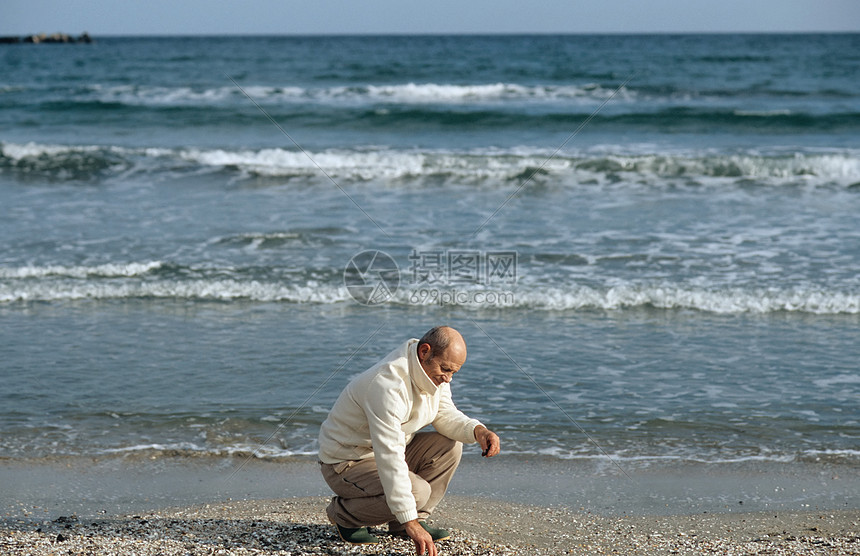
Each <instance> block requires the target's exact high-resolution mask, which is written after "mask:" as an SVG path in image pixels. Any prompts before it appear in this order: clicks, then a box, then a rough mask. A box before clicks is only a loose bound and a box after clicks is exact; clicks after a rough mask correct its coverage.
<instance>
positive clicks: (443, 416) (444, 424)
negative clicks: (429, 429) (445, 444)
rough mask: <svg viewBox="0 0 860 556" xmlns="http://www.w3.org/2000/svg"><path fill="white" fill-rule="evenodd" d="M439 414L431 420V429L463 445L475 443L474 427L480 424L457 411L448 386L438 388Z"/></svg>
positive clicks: (443, 385)
mask: <svg viewBox="0 0 860 556" xmlns="http://www.w3.org/2000/svg"><path fill="white" fill-rule="evenodd" d="M439 389H440V392H439V394H440V398H439V412H438V413H437V414H436V419H434V420H433V428H435V429H436V430H437V431H439V432H440V433H441V434H442V435H444V436H447V437H448V438H451V439H453V440H459V441H460V442H463V443H464V444H470V443H472V442H475V441H476V440H475V427H477V426H478V425H481V424H482V423H481V422H480V421H478V420H477V419H471V418H469V417H468V416H466V415H465V414H464V413H463V412H462V411H460V410H459V409H457V407H456V406H455V405H454V401H453V400H452V399H451V387H450V386H449V385H448V384H442V385H440V386H439Z"/></svg>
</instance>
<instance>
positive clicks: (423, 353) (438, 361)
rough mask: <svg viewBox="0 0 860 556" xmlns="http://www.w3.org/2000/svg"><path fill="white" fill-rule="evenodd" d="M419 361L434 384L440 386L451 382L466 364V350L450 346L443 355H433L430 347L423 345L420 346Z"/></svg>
mask: <svg viewBox="0 0 860 556" xmlns="http://www.w3.org/2000/svg"><path fill="white" fill-rule="evenodd" d="M452 348H453V349H452ZM418 360H419V361H420V362H421V367H422V368H423V369H424V372H425V373H426V374H427V376H428V377H429V378H430V380H431V381H433V384H435V385H436V386H439V385H440V384H442V383H443V382H451V379H452V377H453V376H454V373H456V372H457V371H459V370H460V367H462V366H463V363H465V362H466V350H465V348H463V349H462V350H460V349H457V346H449V348H448V349H446V350H445V351H443V352H442V353H433V352H432V351H431V350H430V346H429V345H427V344H421V345H420V346H418Z"/></svg>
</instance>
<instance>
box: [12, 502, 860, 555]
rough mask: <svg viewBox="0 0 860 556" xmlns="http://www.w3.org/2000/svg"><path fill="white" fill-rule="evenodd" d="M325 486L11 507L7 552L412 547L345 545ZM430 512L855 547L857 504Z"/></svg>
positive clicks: (579, 541)
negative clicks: (644, 512)
mask: <svg viewBox="0 0 860 556" xmlns="http://www.w3.org/2000/svg"><path fill="white" fill-rule="evenodd" d="M325 504H326V498H325V497H304V498H287V499H279V500H253V501H230V502H224V503H213V504H204V505H198V506H191V507H185V508H173V509H165V510H159V511H153V512H145V513H142V514H135V515H125V516H115V517H105V518H97V519H83V518H78V517H77V516H74V515H69V516H60V517H58V518H56V519H53V520H50V521H32V520H12V519H7V520H6V521H4V522H3V524H2V527H1V528H0V552H2V553H3V554H31V555H48V554H105V555H109V554H140V555H148V554H152V555H155V554H161V555H173V554H176V555H180V554H181V555H187V554H280V555H286V554H289V555H297V554H302V555H323V554H325V555H332V554H379V555H383V554H384V555H400V554H404V555H406V554H411V553H412V551H411V545H410V543H409V542H408V541H406V540H401V539H397V538H393V537H389V536H388V535H385V534H381V537H380V538H381V539H382V540H383V542H382V543H381V544H380V545H376V546H364V547H357V546H350V545H347V544H345V543H343V542H342V541H340V540H339V539H338V538H337V536H336V535H335V532H334V529H333V528H332V526H331V525H329V524H328V523H327V522H326V519H325V515H324V512H323V511H322V509H323V507H324V506H325ZM434 522H435V523H438V524H439V525H441V526H444V527H448V528H450V529H451V530H452V532H453V533H454V536H453V538H452V539H450V540H447V541H443V542H441V543H439V547H440V552H441V554H448V555H492V554H506V555H532V554H538V555H542V554H546V555H550V554H582V555H586V554H822V555H824V554H827V555H833V554H860V511H856V510H844V511H821V512H819V511H807V512H757V513H741V514H737V513H734V514H727V513H704V514H698V515H684V516H615V517H607V516H598V515H595V514H590V513H587V512H576V511H572V510H569V509H563V508H542V507H537V506H529V505H519V504H511V503H505V502H498V501H494V500H488V499H481V498H472V497H459V496H457V497H449V498H446V500H445V501H444V502H443V505H442V506H440V508H439V511H438V512H437V515H436V516H434Z"/></svg>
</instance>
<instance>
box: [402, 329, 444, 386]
mask: <svg viewBox="0 0 860 556" xmlns="http://www.w3.org/2000/svg"><path fill="white" fill-rule="evenodd" d="M407 349H408V350H409V376H410V377H412V384H414V385H415V386H417V387H418V389H419V390H421V391H422V392H424V393H426V394H430V395H433V394H435V393H436V390H438V389H439V387H438V386H436V385H435V384H433V381H432V380H430V377H429V376H427V373H425V372H424V367H422V366H421V362H420V361H419V360H418V340H417V339H415V338H413V339H411V340H409V342H407Z"/></svg>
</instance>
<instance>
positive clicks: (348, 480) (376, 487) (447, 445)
mask: <svg viewBox="0 0 860 556" xmlns="http://www.w3.org/2000/svg"><path fill="white" fill-rule="evenodd" d="M462 455H463V444H461V443H460V442H457V441H456V440H451V439H450V438H448V437H446V436H442V435H441V434H439V433H438V432H421V433H418V434H416V435H415V436H414V437H413V438H412V441H411V442H410V443H409V445H407V446H406V464H407V465H408V466H409V479H410V480H411V481H412V495H413V496H415V504H416V509H417V510H418V519H426V518H427V517H428V516H429V515H430V514H431V513H433V510H434V509H435V508H436V505H437V504H439V502H440V501H441V500H442V497H443V496H445V491H446V490H447V489H448V483H450V482H451V478H452V477H453V476H454V471H456V470H457V465H459V463H460V457H461V456H462ZM320 469H321V471H322V475H323V478H324V479H325V481H326V482H327V483H328V485H329V486H330V487H331V489H332V491H333V492H334V493H335V494H336V495H337V496H335V497H334V498H332V501H331V503H330V504H329V505H328V507H327V508H326V513H327V514H328V517H329V519H330V520H332V521H334V522H335V523H337V524H338V525H340V526H341V527H350V528H356V527H364V526H367V525H379V524H381V523H385V522H388V528H389V530H391V531H393V532H398V531H402V530H403V525H402V524H400V523H398V522H397V521H396V520H395V519H394V514H392V513H391V510H390V509H389V508H388V503H387V502H386V500H385V493H384V492H383V491H382V483H381V482H380V480H379V473H378V471H377V469H376V459H375V458H367V459H363V460H358V461H345V462H341V463H336V464H328V463H320Z"/></svg>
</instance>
